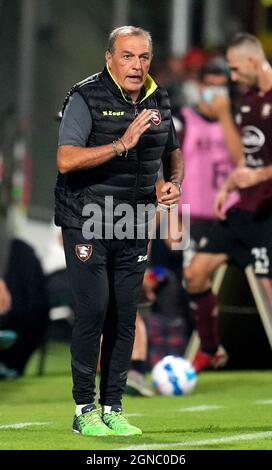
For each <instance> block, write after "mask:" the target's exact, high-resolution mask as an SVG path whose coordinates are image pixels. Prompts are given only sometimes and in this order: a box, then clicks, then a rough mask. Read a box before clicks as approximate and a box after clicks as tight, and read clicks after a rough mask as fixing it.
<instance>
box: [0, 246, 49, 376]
mask: <svg viewBox="0 0 272 470" xmlns="http://www.w3.org/2000/svg"><path fill="white" fill-rule="evenodd" d="M1 282H2V283H4V285H5V288H6V293H4V295H5V296H8V298H9V301H8V302H7V303H6V305H5V308H2V309H1V314H0V329H1V330H13V331H15V332H16V334H17V335H18V339H17V341H16V342H15V343H14V344H13V345H12V346H11V347H10V348H8V349H4V350H0V362H1V363H2V365H4V366H5V367H6V368H8V369H12V370H13V371H16V372H14V375H15V374H16V375H22V374H23V373H24V370H25V367H26V364H27V362H28V360H29V358H30V357H31V355H32V353H33V352H34V351H35V350H36V349H37V348H38V347H39V346H40V345H41V344H42V342H43V340H44V336H45V334H46V331H47V324H48V302H47V293H46V283H45V277H44V274H43V272H42V269H41V265H40V262H39V260H38V259H37V257H36V255H35V253H34V251H33V249H32V248H31V247H30V246H29V245H27V244H26V243H25V242H23V241H21V240H16V239H14V240H12V241H11V243H10V245H9V256H8V260H7V269H6V273H5V276H4V280H2V281H1ZM2 292H3V290H1V293H2ZM1 293H0V295H1ZM7 377H9V374H7ZM2 378H3V377H2Z"/></svg>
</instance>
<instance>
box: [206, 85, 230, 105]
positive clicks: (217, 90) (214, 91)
mask: <svg viewBox="0 0 272 470" xmlns="http://www.w3.org/2000/svg"><path fill="white" fill-rule="evenodd" d="M218 95H223V96H227V95H228V89H227V87H226V86H206V87H205V88H203V90H202V100H203V101H204V102H205V103H207V104H210V103H211V102H212V101H213V99H214V97H215V96H218Z"/></svg>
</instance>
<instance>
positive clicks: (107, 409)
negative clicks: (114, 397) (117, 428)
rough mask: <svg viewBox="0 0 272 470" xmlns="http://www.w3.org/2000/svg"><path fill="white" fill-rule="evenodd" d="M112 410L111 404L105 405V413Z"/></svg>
mask: <svg viewBox="0 0 272 470" xmlns="http://www.w3.org/2000/svg"><path fill="white" fill-rule="evenodd" d="M110 412H111V406H110V405H105V406H103V415H105V414H106V413H110Z"/></svg>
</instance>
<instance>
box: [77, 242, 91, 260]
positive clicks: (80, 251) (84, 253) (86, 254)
mask: <svg viewBox="0 0 272 470" xmlns="http://www.w3.org/2000/svg"><path fill="white" fill-rule="evenodd" d="M75 251H76V255H77V257H78V259H79V260H80V261H83V263H85V261H88V259H90V257H91V256H92V252H93V247H92V245H76V246H75Z"/></svg>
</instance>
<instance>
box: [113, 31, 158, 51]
mask: <svg viewBox="0 0 272 470" xmlns="http://www.w3.org/2000/svg"><path fill="white" fill-rule="evenodd" d="M117 36H144V37H145V38H146V39H147V40H148V42H149V44H150V49H151V51H152V37H151V34H150V33H149V32H148V31H146V30H145V29H143V28H138V27H136V26H120V27H119V28H115V29H114V30H113V31H112V32H111V33H110V35H109V39H108V47H107V50H108V51H109V52H110V53H111V54H113V53H114V44H115V40H116V38H117Z"/></svg>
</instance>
